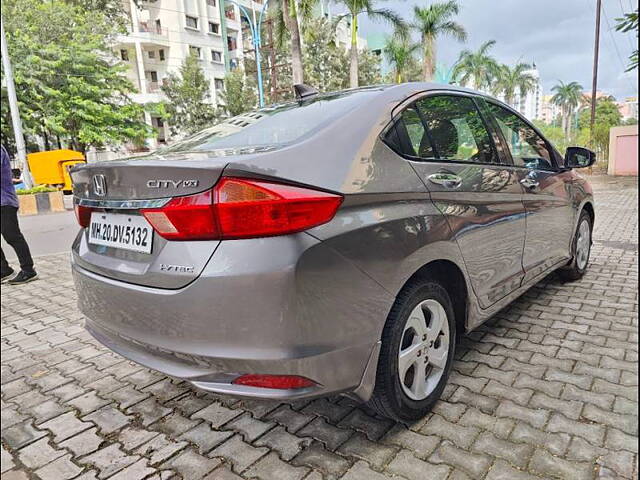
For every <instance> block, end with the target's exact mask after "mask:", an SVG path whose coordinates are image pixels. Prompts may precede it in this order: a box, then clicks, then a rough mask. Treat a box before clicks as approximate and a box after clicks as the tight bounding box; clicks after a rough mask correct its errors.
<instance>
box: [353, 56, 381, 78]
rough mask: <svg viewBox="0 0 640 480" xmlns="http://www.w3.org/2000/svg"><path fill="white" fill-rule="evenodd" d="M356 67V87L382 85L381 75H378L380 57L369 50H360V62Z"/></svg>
mask: <svg viewBox="0 0 640 480" xmlns="http://www.w3.org/2000/svg"><path fill="white" fill-rule="evenodd" d="M359 64H360V65H359V67H358V85H363V86H366V85H378V84H380V83H382V74H381V73H380V55H378V54H377V53H374V52H372V51H371V50H367V49H365V50H362V51H361V52H360V61H359Z"/></svg>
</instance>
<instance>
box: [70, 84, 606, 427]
mask: <svg viewBox="0 0 640 480" xmlns="http://www.w3.org/2000/svg"><path fill="white" fill-rule="evenodd" d="M594 161H595V155H594V154H593V152H591V151H589V150H586V149H584V148H578V147H570V148H568V149H567V151H566V153H565V154H564V155H562V154H560V153H559V152H558V151H557V150H556V149H555V148H554V146H553V145H552V144H551V143H550V142H549V141H548V140H547V139H545V138H544V136H543V135H542V134H541V133H540V132H539V131H538V130H537V129H536V128H535V127H534V126H533V125H532V124H531V123H530V122H528V121H527V120H526V119H525V118H523V117H522V116H521V115H520V114H519V113H518V112H517V111H515V110H514V109H513V108H511V107H510V106H508V105H505V104H504V103H501V102H500V101H498V100H496V99H494V98H491V97H488V96H486V95H484V94H481V93H478V92H475V91H472V90H468V89H464V88H457V87H452V86H442V85H435V84H428V83H409V84H402V85H390V86H375V87H367V88H360V89H353V90H346V91H342V92H334V93H325V94H318V93H317V92H313V91H309V89H305V88H301V89H299V95H298V98H296V100H294V101H291V102H288V103H282V104H278V105H273V106H269V107H266V108H262V109H258V110H255V111H252V112H249V113H245V114H242V115H239V116H237V117H234V118H231V119H227V120H225V121H223V122H222V123H220V124H218V125H215V126H213V127H211V128H208V129H206V130H203V131H201V132H199V133H197V134H195V135H193V136H191V137H188V138H186V139H183V140H180V141H177V142H176V143H174V144H172V145H171V146H169V147H166V148H164V149H160V150H158V151H156V152H154V153H151V154H149V155H146V156H143V157H137V158H130V159H124V160H117V161H110V162H102V163H91V164H86V165H82V166H76V167H74V168H73V169H72V173H71V175H72V178H73V184H74V185H73V192H74V203H75V209H76V214H77V218H78V221H79V223H80V226H81V227H82V228H81V230H80V232H79V233H78V236H77V238H76V239H75V241H74V244H73V248H72V269H73V276H74V280H75V284H76V287H77V292H78V301H79V307H80V309H81V311H82V312H83V313H84V315H85V316H86V328H87V329H88V331H89V332H90V333H91V334H92V335H93V336H94V337H95V338H96V339H97V340H98V341H100V342H101V343H103V344H104V345H106V346H107V347H109V348H110V349H112V350H113V351H115V352H117V353H119V354H121V355H123V356H124V357H126V358H128V359H131V360H133V361H135V362H138V363H139V364H142V365H144V366H146V367H149V368H151V369H155V370H157V371H160V372H163V373H165V374H167V375H169V376H172V377H177V378H180V379H184V380H186V381H188V382H190V383H191V384H193V385H195V386H196V387H199V388H201V389H204V390H207V391H211V392H217V393H221V394H229V395H234V396H238V397H245V398H246V397H257V398H265V399H278V400H291V399H298V398H312V397H318V396H323V395H335V394H344V395H348V396H350V397H351V398H354V399H357V400H358V401H361V402H368V403H369V405H371V406H372V407H373V408H374V409H375V410H376V411H377V412H379V413H380V414H381V415H384V416H387V417H390V418H393V419H396V420H399V421H405V422H406V421H412V420H415V419H417V418H420V417H422V416H424V415H425V413H427V412H428V411H429V409H430V408H431V407H432V406H433V404H434V403H435V402H436V401H437V399H438V397H439V396H440V395H441V393H442V391H443V389H444V387H445V384H446V382H447V377H448V375H449V372H450V370H451V366H452V362H453V357H454V351H455V348H456V339H457V338H459V337H460V336H461V335H464V334H465V333H467V332H470V331H471V330H473V329H475V328H476V327H478V326H479V325H480V324H482V323H483V322H484V321H485V320H487V319H488V318H490V317H491V316H492V315H493V314H495V313H496V312H497V311H498V310H500V309H502V308H504V307H505V306H506V305H507V304H509V303H510V302H512V301H513V300H514V299H516V298H517V297H518V296H520V295H521V294H522V293H523V292H525V291H526V290H527V289H529V288H530V287H532V286H533V285H535V284H536V283H537V282H539V281H540V280H541V279H543V278H544V277H545V276H547V275H548V274H549V273H551V272H553V271H557V272H558V273H559V275H560V276H561V277H562V278H564V279H566V280H576V279H579V278H580V277H581V276H582V275H583V274H584V273H585V270H586V269H587V265H588V262H589V253H590V248H591V232H592V227H593V223H594V215H595V214H594V203H593V196H592V190H591V188H590V186H589V184H588V183H587V182H586V181H585V179H584V178H582V177H581V176H580V175H579V174H578V173H577V171H576V169H577V168H581V167H588V166H590V165H592V164H593V163H594Z"/></svg>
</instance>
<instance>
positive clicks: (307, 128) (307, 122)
mask: <svg viewBox="0 0 640 480" xmlns="http://www.w3.org/2000/svg"><path fill="white" fill-rule="evenodd" d="M366 94H367V93H366V92H363V91H361V90H360V91H355V92H341V93H336V94H326V95H320V96H318V97H315V98H312V99H309V100H305V101H304V102H291V103H286V104H280V105H274V106H271V107H266V108H261V109H260V110H254V111H252V112H248V113H243V114H242V115H238V116H237V117H233V118H229V119H227V120H225V121H224V122H222V123H219V124H218V125H216V126H214V127H211V128H207V129H206V130H203V131H201V132H198V133H196V134H195V135H192V136H191V137H188V138H186V139H184V140H181V141H179V142H177V143H174V144H173V145H171V146H170V147H167V148H166V149H163V150H162V151H163V152H193V151H205V150H217V149H236V148H247V147H266V146H278V145H284V144H288V143H293V142H295V141H296V140H298V139H302V137H304V136H306V135H308V134H310V133H312V132H313V131H315V130H319V129H320V128H322V127H323V126H325V125H327V124H328V123H331V122H332V121H333V120H335V119H337V118H339V117H340V116H342V115H344V114H346V113H347V112H349V111H351V110H353V109H354V108H356V107H357V106H358V105H361V104H363V103H366V100H364V101H363V98H362V96H363V95H366Z"/></svg>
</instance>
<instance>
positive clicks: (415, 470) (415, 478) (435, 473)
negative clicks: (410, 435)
mask: <svg viewBox="0 0 640 480" xmlns="http://www.w3.org/2000/svg"><path fill="white" fill-rule="evenodd" d="M387 469H388V470H389V471H390V472H391V473H395V474H396V475H400V476H401V477H404V478H408V479H409V480H423V479H425V478H447V475H449V472H451V467H449V466H447V465H434V464H432V463H427V462H425V461H423V460H420V459H418V458H416V457H414V456H413V455H412V454H411V452H409V451H408V450H401V451H400V452H399V453H398V455H396V457H395V458H394V459H393V460H392V461H391V463H390V464H389V466H388V467H387Z"/></svg>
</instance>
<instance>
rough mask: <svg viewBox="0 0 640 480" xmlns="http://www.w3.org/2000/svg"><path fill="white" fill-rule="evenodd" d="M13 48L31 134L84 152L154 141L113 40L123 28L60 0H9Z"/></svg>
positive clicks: (21, 103)
mask: <svg viewBox="0 0 640 480" xmlns="http://www.w3.org/2000/svg"><path fill="white" fill-rule="evenodd" d="M2 6H3V17H4V18H5V19H6V23H5V29H6V34H7V47H8V49H9V54H10V56H11V58H12V62H13V68H14V78H15V83H16V93H17V97H18V103H19V108H20V112H21V116H22V118H23V125H24V128H25V132H26V134H27V136H32V137H33V136H35V135H37V136H39V137H41V138H43V139H44V143H45V147H46V148H51V145H52V144H53V140H54V139H55V142H56V143H59V140H60V139H62V141H64V142H65V143H68V144H70V145H71V146H72V147H73V148H75V149H77V150H81V151H85V150H86V148H87V147H89V146H92V145H93V146H102V145H105V144H109V143H121V142H123V141H130V140H135V141H138V142H139V141H143V140H144V139H145V138H147V137H149V136H151V135H152V129H151V128H150V127H149V126H148V125H146V124H145V123H144V117H143V113H144V112H143V108H142V106H140V105H137V104H135V103H133V102H132V101H131V99H130V94H131V93H133V91H134V90H133V85H132V84H131V83H130V82H129V80H128V79H127V77H126V74H125V72H126V67H125V66H124V65H122V64H120V63H118V62H116V61H115V60H114V57H113V54H112V51H111V46H110V39H111V38H112V37H113V36H114V35H115V34H116V33H118V32H119V31H120V30H119V28H120V27H119V26H118V25H117V23H115V22H114V21H113V20H112V19H110V18H109V17H108V16H107V15H106V14H104V13H102V12H100V11H94V10H91V11H89V10H86V9H85V8H83V7H80V6H77V5H74V4H71V3H68V2H64V1H58V0H51V1H47V2H43V1H40V0H5V1H4V2H3V5H2Z"/></svg>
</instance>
